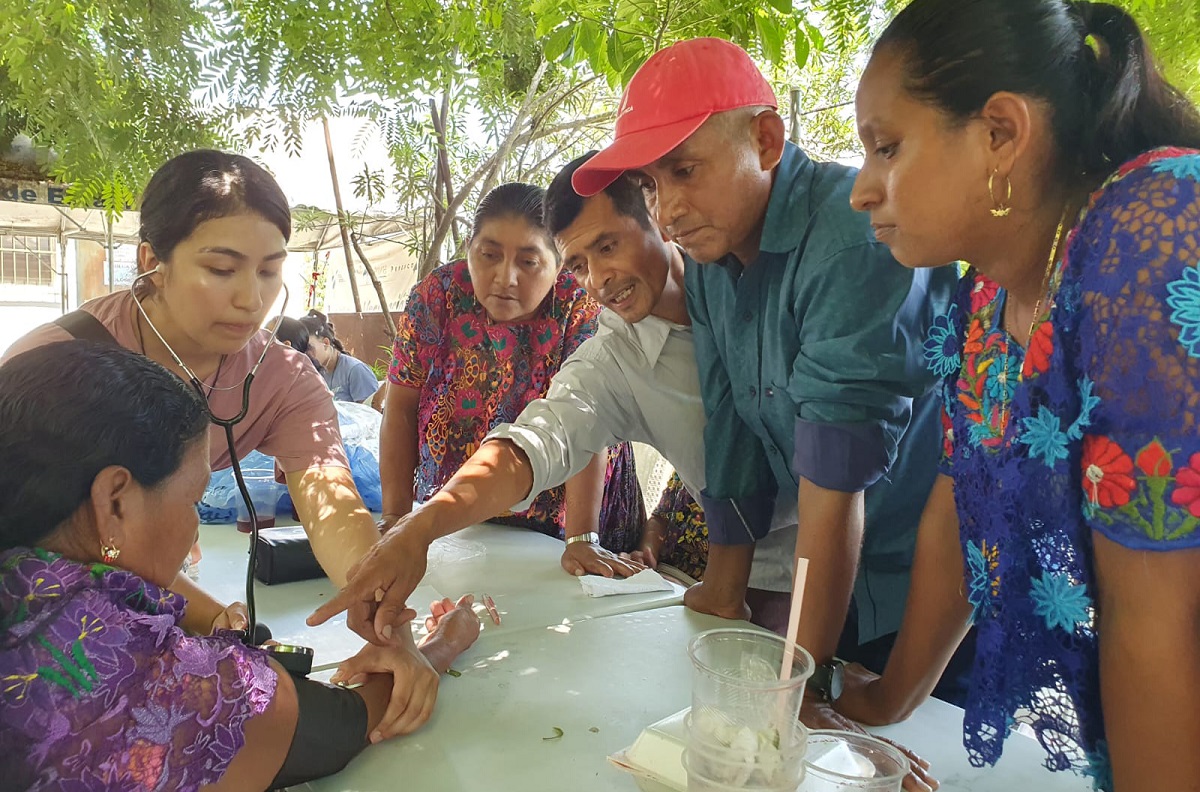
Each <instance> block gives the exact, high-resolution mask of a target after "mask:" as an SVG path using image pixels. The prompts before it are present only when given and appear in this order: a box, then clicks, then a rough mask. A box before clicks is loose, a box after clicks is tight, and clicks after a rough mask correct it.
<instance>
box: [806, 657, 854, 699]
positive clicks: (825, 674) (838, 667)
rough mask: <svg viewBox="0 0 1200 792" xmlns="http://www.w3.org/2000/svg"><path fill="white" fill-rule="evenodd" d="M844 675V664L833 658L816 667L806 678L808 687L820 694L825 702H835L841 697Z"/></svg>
mask: <svg viewBox="0 0 1200 792" xmlns="http://www.w3.org/2000/svg"><path fill="white" fill-rule="evenodd" d="M845 673H846V663H845V662H844V661H842V660H838V659H837V658H834V659H833V660H830V661H829V662H828V663H821V665H819V666H817V669H816V670H815V671H813V675H812V676H811V677H809V678H808V686H809V687H810V688H812V689H813V690H815V691H816V692H818V693H820V694H821V695H822V696H823V697H824V698H825V700H826V701H830V702H832V701H837V700H838V699H839V698H841V696H842V683H843V680H844V678H845Z"/></svg>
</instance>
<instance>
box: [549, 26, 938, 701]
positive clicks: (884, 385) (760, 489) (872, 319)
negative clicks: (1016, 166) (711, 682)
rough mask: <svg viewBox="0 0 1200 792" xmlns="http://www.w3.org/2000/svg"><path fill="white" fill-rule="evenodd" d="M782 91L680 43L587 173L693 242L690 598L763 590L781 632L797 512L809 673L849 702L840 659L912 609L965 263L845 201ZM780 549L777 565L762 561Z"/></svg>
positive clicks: (727, 57)
mask: <svg viewBox="0 0 1200 792" xmlns="http://www.w3.org/2000/svg"><path fill="white" fill-rule="evenodd" d="M776 107H777V104H776V100H775V95H774V92H773V91H772V89H771V86H770V84H769V83H768V82H767V81H766V79H764V77H763V76H762V74H761V73H760V72H759V70H758V68H757V67H756V66H755V64H754V62H753V61H752V60H751V58H750V56H749V55H747V54H746V52H744V51H743V50H742V49H741V48H739V47H738V46H736V45H735V44H732V43H730V42H728V41H723V40H721V39H713V38H703V39H694V40H691V41H682V42H679V43H677V44H675V45H673V46H670V47H668V48H666V49H664V50H661V51H660V52H657V53H655V54H654V55H653V56H652V57H651V58H650V59H649V60H647V61H646V63H645V64H643V65H642V67H641V68H640V69H639V70H638V72H637V74H635V75H634V77H633V79H632V80H631V81H630V83H629V87H628V88H627V89H626V91H625V95H624V97H623V98H622V101H621V104H620V108H619V110H618V111H617V119H616V130H615V135H614V140H613V143H612V145H610V146H609V147H608V148H607V149H605V150H603V151H601V152H600V153H599V154H597V155H596V156H595V157H593V158H592V159H591V160H590V161H588V162H587V163H586V164H585V165H583V166H582V167H580V168H579V169H578V170H577V171H576V172H575V175H574V178H573V180H572V184H573V186H574V187H575V189H576V191H577V192H578V193H579V194H580V195H585V196H587V195H592V194H594V193H596V192H598V191H600V190H602V189H604V187H605V186H606V185H608V184H611V183H612V182H613V180H615V179H617V178H630V179H633V180H635V181H636V182H637V183H638V184H640V185H641V187H642V190H643V195H644V196H645V198H646V202H647V205H648V206H649V208H650V210H651V211H652V212H653V213H654V214H655V219H656V220H657V221H658V225H659V226H660V227H661V228H662V229H663V230H664V231H666V232H667V233H668V234H669V235H670V236H671V237H672V238H673V239H674V241H675V242H676V243H677V244H678V245H679V246H680V247H682V248H683V250H684V252H685V253H686V259H685V266H686V274H685V285H686V291H687V302H688V313H689V315H690V316H691V319H692V326H693V333H694V337H695V345H696V357H697V363H698V366H699V373H700V387H701V392H702V395H703V399H704V406H705V412H706V414H707V417H708V423H707V426H706V427H705V434H704V444H705V490H704V492H703V493H702V501H703V506H704V510H705V519H706V521H707V523H708V530H709V541H710V547H709V562H708V567H707V570H706V572H705V577H704V582H703V583H701V584H699V585H697V586H694V587H692V588H691V589H689V590H688V592H687V596H686V598H685V602H686V604H688V605H689V606H690V607H693V608H695V609H696V610H701V611H704V612H707V613H714V614H716V615H720V616H726V617H744V616H745V615H746V612H747V602H749V605H750V610H752V611H753V612H754V617H755V621H758V622H759V623H763V624H766V625H768V626H772V627H776V628H779V627H781V626H782V624H783V622H784V619H785V618H786V613H787V607H788V603H789V598H788V591H789V589H790V583H791V580H790V571H791V562H792V552H791V549H792V548H791V547H787V544H788V543H787V542H781V541H779V540H778V539H777V536H778V535H780V534H782V535H783V536H788V535H789V534H786V533H784V531H786V530H787V529H786V528H785V529H780V530H776V531H774V532H772V528H778V527H779V525H780V524H786V523H787V522H788V521H787V520H786V519H785V520H781V519H780V515H781V513H783V512H790V509H791V508H795V509H796V511H795V512H790V514H791V520H790V522H791V523H796V522H798V523H799V531H798V533H797V534H796V541H795V543H794V547H795V552H796V554H798V555H799V556H803V557H806V558H808V559H809V560H810V565H809V568H808V583H807V590H808V597H807V598H806V600H805V603H806V605H805V608H804V612H803V617H802V621H801V623H800V632H799V638H798V640H799V643H800V644H801V645H802V646H804V647H805V648H806V649H808V650H809V651H810V652H811V653H812V654H813V656H814V658H815V659H816V661H817V663H818V664H820V668H819V670H818V672H817V674H816V675H814V678H813V680H812V681H811V682H810V684H809V687H810V688H812V689H813V691H814V692H816V693H822V694H824V695H825V696H827V697H828V698H834V697H836V695H837V692H838V689H839V687H840V686H839V685H838V684H837V678H838V676H839V674H840V666H839V664H838V663H836V662H834V660H833V658H834V655H835V654H837V655H838V656H841V657H855V658H857V659H860V660H862V661H864V662H865V664H867V665H869V666H874V667H875V670H877V671H879V670H882V664H883V662H884V660H885V658H886V655H887V652H888V651H889V650H890V646H891V642H892V640H894V634H895V632H896V630H897V629H898V628H899V624H900V619H901V617H902V615H903V609H904V601H905V596H906V594H907V590H908V574H909V571H910V567H911V560H912V551H913V547H914V545H915V537H916V528H917V523H918V521H919V518H920V514H921V510H922V508H923V506H924V504H925V500H926V497H927V495H928V493H929V490H930V487H931V486H932V483H933V480H934V478H935V476H936V466H937V461H938V456H939V448H940V421H939V415H938V411H939V405H938V403H937V399H936V396H935V395H934V394H933V393H932V386H933V383H934V378H933V375H932V373H931V372H930V371H928V370H927V369H926V367H925V366H924V363H923V357H922V342H923V341H924V339H925V336H926V331H927V329H928V327H929V326H930V325H931V324H932V322H933V319H934V317H936V316H938V315H940V314H941V313H942V312H943V311H944V309H945V306H946V305H947V304H948V301H949V298H950V293H951V287H952V285H953V281H954V273H952V272H944V271H938V270H921V271H917V270H908V269H905V268H903V267H901V266H900V265H898V264H897V263H896V262H895V261H894V260H893V259H892V257H891V256H890V254H889V253H888V251H887V249H886V248H885V247H884V246H882V245H880V244H879V243H878V242H877V241H876V239H875V237H874V234H873V232H872V230H871V228H870V225H869V223H868V220H867V219H866V218H865V216H864V215H862V214H859V213H856V212H854V211H853V210H852V209H851V207H850V203H849V196H850V189H851V187H852V186H853V183H854V177H855V173H856V171H855V170H854V169H852V168H846V167H843V166H841V165H837V164H834V163H823V162H815V161H813V160H811V159H809V158H808V157H807V156H806V155H805V154H804V152H802V151H801V150H800V149H799V148H798V147H796V146H795V145H793V144H792V143H790V142H788V141H787V140H786V136H785V132H784V123H783V119H781V118H780V116H779V114H778V113H777V112H776ZM756 543H760V546H759V548H758V553H757V555H756V553H755V544H756ZM860 548H862V551H861V559H860ZM768 553H769V554H771V555H774V556H777V558H775V559H774V560H775V561H776V567H777V568H779V571H780V573H781V574H777V575H775V576H774V578H773V579H771V578H770V576H768V577H766V578H764V577H763V576H761V575H758V570H759V569H760V568H769V567H770V564H769V563H765V564H764V563H761V562H765V561H770V560H772V559H769V558H768V559H764V558H763V556H764V555H768ZM751 559H753V560H754V561H755V564H754V569H755V575H757V576H758V579H755V578H754V577H752V575H751ZM748 587H749V589H750V590H749V595H748ZM755 589H761V590H759V591H755ZM771 592H774V593H771ZM848 614H849V618H848ZM839 638H840V640H839ZM860 649H861V651H860Z"/></svg>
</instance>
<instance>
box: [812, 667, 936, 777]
mask: <svg viewBox="0 0 1200 792" xmlns="http://www.w3.org/2000/svg"><path fill="white" fill-rule="evenodd" d="M877 679H879V677H878V675H876V674H872V673H871V672H870V671H868V670H867V669H866V668H863V667H862V666H861V665H859V664H858V663H850V664H849V665H847V666H846V667H845V677H844V681H843V689H842V695H841V696H840V697H839V698H838V700H837V704H836V707H837V708H836V709H835V708H834V707H835V705H834V704H830V703H829V702H827V701H824V700H822V699H821V698H820V697H819V696H817V695H816V694H812V695H810V694H809V693H807V692H805V695H804V702H803V703H802V704H801V706H800V721H801V722H802V723H803V724H804V725H805V726H807V727H808V728H810V729H837V730H839V731H850V732H856V733H858V734H867V733H868V732H867V731H866V730H865V729H863V727H862V726H861V725H859V723H858V722H857V721H855V720H852V719H851V718H850V717H849V716H848V715H847V713H846V712H845V710H844V707H843V704H844V702H847V697H850V699H854V698H856V697H860V696H863V695H864V693H865V692H866V690H867V688H869V687H870V686H871V685H872V684H873V683H874V681H875V680H877ZM865 720H873V719H869V718H867V719H865ZM871 736H873V737H875V738H876V739H878V740H883V741H884V742H886V743H888V744H889V745H891V746H893V747H894V748H896V750H898V751H900V753H902V754H904V755H905V756H906V757H908V761H909V773H908V776H907V777H905V779H904V789H905V790H907V792H930V790H935V789H937V788H938V786H939V784H938V780H937V779H936V778H934V777H933V775H931V774H930V772H929V762H927V761H925V760H924V759H922V758H921V757H920V756H918V755H917V754H916V753H915V752H914V751H912V750H911V749H909V748H907V747H905V746H903V745H900V744H899V743H897V742H894V741H892V740H889V739H887V738H886V737H880V736H879V735H877V734H876V735H871Z"/></svg>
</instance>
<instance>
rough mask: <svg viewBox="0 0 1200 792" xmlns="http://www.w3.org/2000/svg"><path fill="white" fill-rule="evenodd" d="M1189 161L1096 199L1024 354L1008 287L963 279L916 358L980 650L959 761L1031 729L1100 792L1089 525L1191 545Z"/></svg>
mask: <svg viewBox="0 0 1200 792" xmlns="http://www.w3.org/2000/svg"><path fill="white" fill-rule="evenodd" d="M1198 261H1200V153H1198V152H1195V151H1191V150H1182V149H1160V150H1156V151H1152V152H1149V153H1147V154H1144V155H1142V156H1141V157H1138V158H1137V159H1135V160H1133V161H1131V162H1129V163H1127V164H1125V165H1123V166H1122V167H1121V168H1120V169H1119V170H1118V171H1117V172H1116V173H1115V174H1113V175H1112V176H1111V177H1110V178H1109V179H1108V181H1107V182H1106V183H1105V184H1104V185H1103V186H1102V187H1101V188H1100V189H1099V190H1098V191H1097V192H1095V193H1094V194H1093V195H1092V196H1091V198H1090V200H1089V205H1088V206H1087V208H1086V209H1085V211H1084V213H1083V214H1082V216H1081V218H1080V219H1079V221H1078V222H1077V224H1076V225H1075V227H1074V228H1073V229H1072V230H1071V231H1070V233H1069V235H1068V237H1067V240H1066V242H1065V252H1064V255H1063V258H1062V260H1061V262H1059V263H1057V264H1056V266H1055V269H1054V271H1053V273H1052V276H1051V288H1050V293H1051V294H1053V295H1054V297H1053V299H1052V301H1051V303H1050V306H1049V309H1048V312H1046V313H1044V314H1043V315H1042V316H1040V317H1038V320H1037V321H1038V323H1037V324H1036V326H1035V329H1034V332H1033V334H1032V338H1031V340H1030V342H1029V345H1028V348H1027V349H1026V350H1023V349H1022V348H1021V347H1020V346H1019V345H1017V344H1015V343H1010V339H1009V336H1008V334H1007V333H1006V332H1005V330H1004V329H1003V327H1002V325H1001V321H1000V317H1001V316H1002V314H1003V306H1004V299H1005V293H1004V290H1003V289H999V288H997V286H996V284H995V283H993V282H991V281H989V280H988V279H987V278H986V277H984V276H983V275H981V274H978V273H976V272H974V271H969V272H968V274H967V277H966V278H964V280H963V282H962V285H961V286H960V294H959V297H958V300H957V301H956V304H955V305H954V306H952V307H951V309H950V311H949V313H948V314H947V315H946V316H944V317H942V318H941V319H940V320H939V321H938V322H937V323H936V325H935V327H934V329H933V331H932V333H931V335H930V337H929V339H928V341H927V342H926V343H925V347H924V352H925V358H926V360H927V362H928V364H929V366H930V367H931V368H932V369H933V370H934V371H935V372H936V373H938V374H939V375H940V376H941V377H942V378H943V381H942V386H941V387H942V394H943V399H944V403H945V413H944V415H943V427H944V429H945V444H944V446H945V447H944V453H945V457H944V460H943V472H946V473H949V474H950V475H952V476H953V478H954V483H955V497H956V502H957V510H958V515H959V519H960V522H961V539H962V547H963V553H964V557H965V565H964V570H965V575H966V584H967V594H968V598H969V600H970V602H971V604H972V605H973V606H974V618H975V623H976V625H977V627H978V633H979V635H978V652H977V657H976V660H975V668H974V674H973V679H972V688H971V691H970V694H969V697H968V701H967V705H966V717H965V719H964V722H963V728H964V742H965V744H966V747H967V751H968V753H969V755H970V759H971V762H972V764H974V765H976V766H982V765H983V764H991V763H994V762H995V761H996V760H997V759H999V758H1000V754H1001V751H1002V749H1003V743H1004V739H1005V737H1006V736H1007V735H1008V733H1009V732H1010V731H1011V730H1012V728H1013V726H1014V725H1015V724H1017V723H1024V724H1028V725H1029V726H1031V727H1032V728H1033V730H1034V732H1035V733H1036V734H1037V738H1038V740H1039V741H1040V742H1041V744H1042V746H1043V747H1044V748H1045V750H1046V753H1047V759H1046V766H1047V767H1048V768H1050V769H1051V770H1066V769H1070V770H1074V771H1075V772H1078V773H1082V774H1084V775H1087V776H1089V777H1091V778H1092V779H1093V782H1094V785H1095V787H1096V788H1097V789H1111V788H1112V780H1111V770H1110V766H1109V761H1108V751H1107V747H1106V742H1105V732H1104V722H1103V713H1102V711H1101V703H1100V687H1099V685H1100V675H1099V649H1098V641H1097V635H1096V619H1095V616H1096V611H1095V579H1094V570H1093V558H1092V555H1093V543H1092V537H1093V532H1099V533H1100V534H1102V535H1103V536H1105V537H1107V538H1108V539H1111V540H1112V541H1114V542H1117V543H1119V544H1121V545H1123V546H1125V547H1129V548H1133V549H1138V550H1150V551H1159V552H1170V551H1172V550H1178V549H1183V548H1193V547H1200V530H1197V526H1198V525H1200V269H1198Z"/></svg>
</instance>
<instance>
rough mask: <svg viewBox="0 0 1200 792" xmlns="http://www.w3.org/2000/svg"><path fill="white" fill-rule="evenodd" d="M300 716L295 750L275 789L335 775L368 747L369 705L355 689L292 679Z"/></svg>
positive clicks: (273, 784) (290, 749)
mask: <svg viewBox="0 0 1200 792" xmlns="http://www.w3.org/2000/svg"><path fill="white" fill-rule="evenodd" d="M292 682H293V683H295V685H296V702H297V704H298V705H299V706H298V711H299V715H298V716H297V718H296V733H295V734H294V735H293V736H292V747H291V748H289V749H288V755H287V759H286V760H284V762H283V767H282V768H280V770H279V774H278V775H276V776H275V780H274V781H272V782H271V789H279V788H282V787H288V786H294V785H296V784H303V783H305V782H307V781H312V780H313V779H316V778H323V777H324V776H328V775H333V774H334V773H336V772H338V771H339V770H341V769H342V768H343V767H345V766H346V765H347V764H348V763H349V762H350V760H351V759H353V758H354V757H355V756H358V754H359V753H360V752H361V751H362V749H363V748H366V747H367V745H368V740H367V704H366V702H365V701H363V698H362V696H360V695H358V694H357V693H355V692H354V691H353V690H346V689H345V688H342V687H338V686H336V685H326V684H325V683H324V682H316V681H314V680H311V679H304V678H301V677H295V676H293V677H292Z"/></svg>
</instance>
